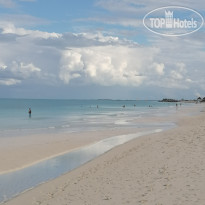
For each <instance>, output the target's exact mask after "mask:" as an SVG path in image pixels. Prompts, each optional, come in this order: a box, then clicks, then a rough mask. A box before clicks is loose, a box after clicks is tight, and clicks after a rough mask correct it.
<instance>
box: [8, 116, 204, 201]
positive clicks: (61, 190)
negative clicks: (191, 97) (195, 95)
mask: <svg viewBox="0 0 205 205" xmlns="http://www.w3.org/2000/svg"><path fill="white" fill-rule="evenodd" d="M178 119H180V121H179V123H178V124H179V127H177V128H174V129H172V130H169V131H166V132H163V133H158V134H152V135H149V136H143V137H141V138H138V139H135V140H133V141H131V142H128V143H126V144H124V145H122V146H118V147H116V148H114V149H113V150H111V151H109V152H107V153H106V154H104V155H102V156H100V157H98V158H96V159H95V160H93V161H91V162H89V163H87V164H85V165H83V166H81V167H79V168H77V169H76V170H73V171H72V172H69V173H67V174H65V175H63V176H61V177H59V178H57V179H55V180H52V181H50V182H47V183H45V184H42V185H40V186H38V187H36V188H34V189H32V190H30V191H27V192H25V193H23V194H21V195H20V196H18V197H16V198H15V199H13V200H11V201H9V202H7V203H5V204H7V205H22V204H26V205H30V204H41V205H48V204H49V205H66V204H72V205H75V204H76V205H79V204H91V205H93V204H100V205H101V204H116V205H119V204H133V205H135V204H136V205H138V204H139V205H140V204H147V205H162V204H163V205H204V204H205V157H204V155H205V113H201V115H199V116H192V117H183V118H182V117H179V118H178ZM120 133H122V130H121V132H120ZM102 134H103V133H102Z"/></svg>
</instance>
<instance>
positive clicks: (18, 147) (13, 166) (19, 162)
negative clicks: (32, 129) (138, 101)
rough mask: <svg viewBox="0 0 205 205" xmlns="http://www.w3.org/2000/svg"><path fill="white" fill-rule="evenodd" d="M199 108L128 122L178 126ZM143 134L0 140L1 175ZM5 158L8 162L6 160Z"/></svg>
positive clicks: (116, 131) (129, 130)
mask: <svg viewBox="0 0 205 205" xmlns="http://www.w3.org/2000/svg"><path fill="white" fill-rule="evenodd" d="M201 107H202V106H194V107H183V108H180V109H179V110H177V112H176V113H174V114H173V113H172V114H169V115H168V116H167V117H165V116H158V117H157V116H155V117H153V116H148V117H142V118H136V119H135V120H133V121H131V122H132V123H135V124H136V125H137V124H139V123H142V124H152V123H153V124H155V123H158V124H159V126H160V124H163V123H177V122H178V121H179V119H178V118H181V117H182V116H183V115H184V112H185V115H187V113H192V114H193V113H196V112H199V109H201ZM178 115H179V116H178ZM149 126H150V125H149ZM149 126H148V128H151V129H152V127H149ZM155 126H156V125H155ZM145 130H147V127H144V128H143V127H141V128H138V127H122V128H116V127H114V128H109V129H106V130H105V129H104V130H103V129H102V130H95V131H83V132H73V133H53V134H51V133H48V134H33V135H30V136H29V137H28V136H24V135H23V136H20V137H8V138H0V164H1V167H0V174H4V173H8V172H12V171H16V170H20V169H23V168H26V167H29V166H31V165H34V164H36V163H39V162H41V161H45V160H47V159H50V158H52V157H55V156H59V155H62V154H64V153H68V152H70V151H73V150H75V149H79V148H82V147H84V146H87V145H89V144H93V143H95V142H98V141H100V140H103V139H105V138H109V137H113V136H118V135H126V134H134V133H137V132H140V131H145ZM5 157H6V158H7V160H5Z"/></svg>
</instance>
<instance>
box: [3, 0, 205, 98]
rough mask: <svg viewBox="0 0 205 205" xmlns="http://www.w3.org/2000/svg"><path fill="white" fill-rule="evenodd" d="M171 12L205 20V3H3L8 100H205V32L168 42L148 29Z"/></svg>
mask: <svg viewBox="0 0 205 205" xmlns="http://www.w3.org/2000/svg"><path fill="white" fill-rule="evenodd" d="M170 5H174V6H176V5H177V6H183V7H188V8H191V9H194V10H196V11H197V12H199V13H200V14H201V15H202V16H203V17H204V9H205V3H204V2H203V1H202V0H197V1H195V4H194V5H193V4H192V2H188V1H186V0H182V1H180V3H179V2H178V1H176V0H173V1H169V0H163V1H162V0H161V1H156V0H147V1H143V0H138V1H136V0H0V96H1V97H9V98H10V97H11V98H92V99H96V98H113V99H161V98H164V97H170V98H178V99H180V98H189V99H192V98H196V97H198V96H201V97H204V96H205V78H204V76H205V69H204V64H205V46H204V42H205V37H204V36H205V35H204V26H203V27H202V28H201V29H200V30H199V31H197V32H195V33H193V34H190V35H186V36H179V37H168V36H160V35H157V34H154V33H152V32H150V31H149V30H147V29H146V28H145V27H144V25H143V17H144V16H145V15H146V14H147V13H148V12H149V11H151V10H153V9H156V8H159V7H164V6H170Z"/></svg>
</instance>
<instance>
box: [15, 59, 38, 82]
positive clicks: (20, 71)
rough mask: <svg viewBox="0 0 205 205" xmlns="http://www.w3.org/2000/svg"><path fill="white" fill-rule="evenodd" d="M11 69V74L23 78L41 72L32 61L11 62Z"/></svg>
mask: <svg viewBox="0 0 205 205" xmlns="http://www.w3.org/2000/svg"><path fill="white" fill-rule="evenodd" d="M11 71H12V73H13V74H15V75H17V76H19V77H23V78H29V77H30V76H33V75H39V73H40V72H41V69H40V68H38V67H35V66H34V65H33V64H32V63H29V64H25V63H23V62H21V63H18V62H16V61H13V62H12V67H11Z"/></svg>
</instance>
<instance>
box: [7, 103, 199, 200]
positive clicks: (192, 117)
mask: <svg viewBox="0 0 205 205" xmlns="http://www.w3.org/2000/svg"><path fill="white" fill-rule="evenodd" d="M197 109H199V108H197ZM200 109H201V107H200ZM201 112H203V111H201ZM202 114H203V113H202ZM202 114H201V113H199V115H197V116H187V117H184V116H183V115H182V116H178V117H179V119H180V118H183V120H185V121H186V119H187V118H191V119H194V118H197V117H200V116H201V115H202ZM178 117H177V118H178ZM179 119H178V123H177V124H179V127H176V128H173V129H171V130H177V129H180V126H182V125H181V123H182V122H181V120H179ZM182 124H183V123H182ZM122 130H123V129H122ZM122 130H118V131H119V132H120V133H122ZM127 131H128V130H126V132H127ZM129 131H130V130H129ZM133 131H134V130H132V132H133ZM124 132H125V130H124ZM166 132H169V131H163V133H166ZM130 134H131V133H130ZM152 135H156V134H151V135H150V134H149V135H147V136H143V137H140V138H138V139H134V140H131V142H126V143H125V144H123V145H120V146H119V147H125V146H127V144H130V145H131V144H132V141H133V142H135V141H136V140H139V141H141V140H142V138H144V137H145V138H147V137H149V136H152ZM157 135H158V134H157ZM159 135H162V134H159ZM91 144H93V143H91ZM116 149H120V148H118V146H117V147H115V148H112V150H110V151H108V153H110V152H115V150H116ZM67 152H69V151H66V153H67ZM58 155H59V154H57V156H58ZM104 155H107V153H105V154H103V155H102V156H100V157H97V158H95V159H94V160H92V161H90V162H88V163H86V164H84V165H83V166H80V167H78V168H76V169H75V170H78V169H81V168H82V169H83V167H84V166H87V164H90V163H91V164H92V163H93V161H96V160H97V161H98V158H101V157H103V156H104ZM49 158H50V157H49ZM44 160H45V159H43V161H44ZM75 170H73V171H71V172H69V173H72V172H75ZM69 173H67V174H65V175H69ZM63 176H64V175H63ZM63 176H60V177H59V178H57V179H54V180H52V181H55V180H56V181H58V179H60V178H61V177H63ZM52 181H49V182H46V183H45V184H47V183H51V184H52ZM39 187H41V185H40V186H38V187H37V188H34V190H35V189H38V188H39ZM28 192H30V191H28ZM28 192H27V191H26V192H25V194H26V193H28ZM31 192H33V191H32V190H31ZM22 195H24V194H21V195H20V196H17V197H16V198H14V199H12V200H11V201H13V200H15V199H17V198H19V197H20V198H21V196H22ZM7 203H9V201H8V202H6V204H7ZM28 204H29V203H28Z"/></svg>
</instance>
